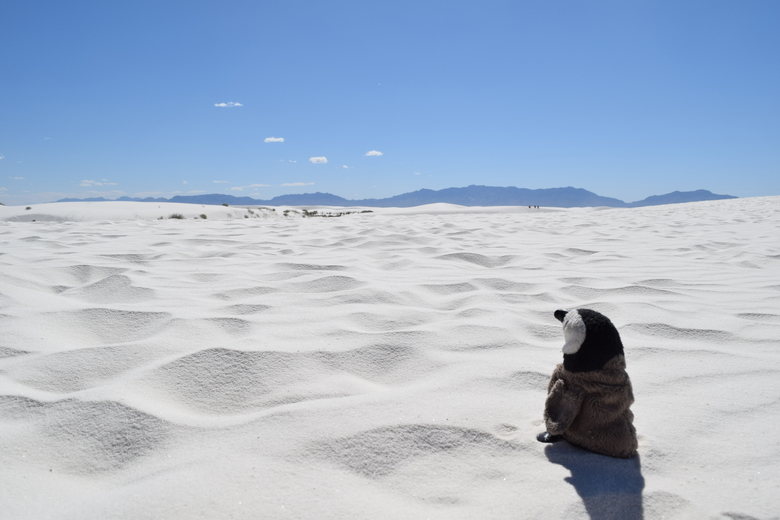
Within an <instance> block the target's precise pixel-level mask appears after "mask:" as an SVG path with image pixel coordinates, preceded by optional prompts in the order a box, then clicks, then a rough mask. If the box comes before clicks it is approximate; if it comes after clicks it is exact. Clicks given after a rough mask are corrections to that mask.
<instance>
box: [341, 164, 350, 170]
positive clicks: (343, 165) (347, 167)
mask: <svg viewBox="0 0 780 520" xmlns="http://www.w3.org/2000/svg"><path fill="white" fill-rule="evenodd" d="M341 167H342V168H344V169H345V170H347V169H349V166H347V165H346V164H342V165H341Z"/></svg>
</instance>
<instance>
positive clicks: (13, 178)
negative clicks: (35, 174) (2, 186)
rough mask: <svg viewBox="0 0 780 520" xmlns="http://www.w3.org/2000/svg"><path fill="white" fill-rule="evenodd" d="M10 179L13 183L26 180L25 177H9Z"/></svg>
mask: <svg viewBox="0 0 780 520" xmlns="http://www.w3.org/2000/svg"><path fill="white" fill-rule="evenodd" d="M8 178H9V179H11V180H12V181H23V180H24V177H8Z"/></svg>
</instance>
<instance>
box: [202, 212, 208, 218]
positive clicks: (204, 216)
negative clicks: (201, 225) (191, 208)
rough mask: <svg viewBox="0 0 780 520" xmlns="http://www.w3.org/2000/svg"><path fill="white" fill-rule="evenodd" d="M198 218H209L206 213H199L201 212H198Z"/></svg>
mask: <svg viewBox="0 0 780 520" xmlns="http://www.w3.org/2000/svg"><path fill="white" fill-rule="evenodd" d="M200 218H202V219H207V218H209V217H208V215H206V214H205V213H201V214H200Z"/></svg>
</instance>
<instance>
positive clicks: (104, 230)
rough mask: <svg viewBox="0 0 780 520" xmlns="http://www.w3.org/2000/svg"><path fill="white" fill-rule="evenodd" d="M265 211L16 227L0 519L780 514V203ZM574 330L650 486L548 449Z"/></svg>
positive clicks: (5, 246)
mask: <svg viewBox="0 0 780 520" xmlns="http://www.w3.org/2000/svg"><path fill="white" fill-rule="evenodd" d="M174 206H175V207H174ZM256 212H258V215H256V216H263V217H266V218H263V219H262V220H254V219H249V218H244V216H245V215H246V210H245V209H243V208H232V207H231V208H225V207H220V206H209V207H200V206H195V205H172V206H169V205H167V204H156V203H103V204H95V203H70V204H59V205H57V204H51V205H32V207H31V209H30V210H26V209H25V208H23V207H22V208H20V207H13V208H11V207H0V330H1V331H2V335H0V517H2V518H9V519H10V518H13V519H36V520H37V519H44V518H57V519H106V518H127V519H138V518H246V519H255V518H330V519H342V518H434V519H454V518H462V519H466V518H468V519H473V518H481V519H482V518H546V519H551V518H552V519H554V518H578V517H581V518H585V517H588V515H590V517H591V518H642V517H644V518H648V519H653V518H696V519H698V518H724V519H727V518H729V519H733V518H751V517H755V518H768V517H773V516H774V517H776V515H777V513H778V511H780V498H778V497H780V492H779V491H780V490H779V489H778V486H780V484H778V483H780V464H778V462H779V461H780V431H778V428H777V425H778V421H779V420H780V362H779V360H780V342H778V338H780V239H778V237H780V197H766V198H751V199H736V200H727V201H717V202H703V203H693V204H680V205H670V206H658V207H649V208H640V209H598V208H589V209H568V210H549V211H547V210H544V208H543V209H541V210H532V209H528V208H458V207H453V206H446V205H436V206H434V207H423V208H409V209H374V212H373V213H366V214H352V215H347V216H344V217H341V218H329V219H325V218H301V217H300V216H298V215H294V216H290V217H283V216H282V215H281V211H279V210H277V211H276V212H273V211H270V210H256ZM174 213H181V214H182V215H183V216H185V217H186V218H185V219H183V220H178V219H169V218H167V217H168V216H169V215H171V214H174ZM201 213H205V214H207V215H208V218H207V219H205V220H204V219H201V218H198V219H194V218H195V217H198V215H199V214H201ZM30 214H35V215H38V217H37V218H35V220H36V222H20V221H19V220H24V219H27V220H32V218H30V217H29V215H30ZM159 216H163V217H165V218H164V220H156V219H157V218H158V217H159ZM9 220H10V221H9ZM572 307H589V308H593V309H595V310H598V311H600V312H603V313H604V314H606V315H607V316H609V317H610V318H611V319H612V321H613V322H614V323H615V324H616V325H617V327H618V329H619V330H620V332H621V335H622V338H623V342H624V344H625V347H626V357H627V362H628V372H629V374H630V376H631V378H632V381H633V385H634V392H635V395H636V403H635V404H634V406H633V408H632V409H633V411H634V413H635V415H636V420H635V425H636V427H637V430H638V433H639V442H640V448H639V453H640V457H639V458H638V459H635V460H629V461H626V460H619V459H611V458H608V457H603V456H599V455H594V454H591V453H588V452H584V451H582V450H579V449H576V448H573V447H571V446H569V445H567V444H565V443H560V444H556V445H551V446H550V445H543V444H540V443H538V442H536V440H535V434H536V433H538V432H539V431H542V429H543V425H542V421H541V419H542V410H543V406H544V399H545V393H546V386H547V380H548V377H549V375H550V373H551V372H552V370H553V367H554V365H555V364H556V363H558V362H559V361H560V360H561V351H560V348H561V346H562V344H563V334H562V332H561V328H560V324H559V323H558V322H557V320H555V318H554V317H553V311H554V310H556V309H558V308H572Z"/></svg>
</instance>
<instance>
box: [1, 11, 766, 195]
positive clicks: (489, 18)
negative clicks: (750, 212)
mask: <svg viewBox="0 0 780 520" xmlns="http://www.w3.org/2000/svg"><path fill="white" fill-rule="evenodd" d="M778 20H780V2H776V1H773V0H766V1H755V0H740V1H738V0H730V1H721V0H706V1H685V0H669V1H643V0H630V1H626V0H613V1H607V0H604V1H580V0H578V1H554V0H553V1H541V0H540V1H535V2H525V1H491V0H483V1H480V2H465V1H464V2H460V1H452V0H451V1H422V0H417V1H404V0H394V1H392V2H391V1H382V2H380V1H366V0H363V1H327V2H326V1H308V2H304V1H294V0H293V1H290V0H276V1H259V0H258V1H220V2H216V1H214V2H197V1H191V0H187V1H180V2H179V1H162V0H160V1H153V2H147V1H139V0H133V1H132V2H130V1H127V2H119V1H116V2H114V1H102V0H95V1H79V0H72V1H68V2H62V1H36V0H4V1H3V2H2V4H0V94H2V95H0V156H1V157H2V159H0V201H1V202H4V203H6V204H27V203H33V202H44V201H52V200H56V199H58V198H61V197H66V196H78V197H86V196H106V197H109V198H115V197H117V196H122V195H130V196H139V195H141V196H147V195H151V196H171V195H175V194H188V193H230V194H234V195H250V196H254V197H257V198H270V197H273V196H275V195H280V194H284V193H303V192H314V191H324V192H330V193H334V194H337V195H341V196H344V197H348V198H363V197H386V196H391V195H394V194H398V193H402V192H406V191H412V190H416V189H420V188H431V189H440V188H445V187H450V186H465V185H469V184H485V185H493V186H519V187H527V188H546V187H558V186H576V187H582V188H585V189H588V190H591V191H594V192H596V193H598V194H600V195H604V196H611V197H617V198H620V199H623V200H627V201H632V200H637V199H641V198H644V197H646V196H648V195H653V194H660V193H667V192H670V191H674V190H692V189H697V188H706V189H710V190H712V191H715V192H718V193H728V194H732V195H738V196H755V195H778V194H780V94H779V93H780V63H779V61H780V59H779V58H778V56H780V31H777V23H778ZM239 105H240V106H239ZM268 138H275V139H271V140H270V141H271V142H266V141H267V140H268ZM280 139H283V141H281V140H280ZM369 152H373V153H369ZM318 158H319V159H318ZM322 158H326V159H322ZM325 161H327V162H325Z"/></svg>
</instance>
